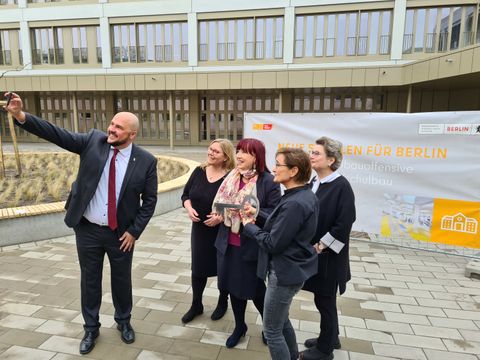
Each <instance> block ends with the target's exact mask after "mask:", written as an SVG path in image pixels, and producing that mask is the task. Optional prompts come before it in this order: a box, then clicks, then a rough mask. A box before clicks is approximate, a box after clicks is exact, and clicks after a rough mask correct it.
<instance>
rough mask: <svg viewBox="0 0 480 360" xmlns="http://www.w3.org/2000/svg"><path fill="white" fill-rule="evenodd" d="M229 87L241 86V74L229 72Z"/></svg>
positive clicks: (236, 87)
mask: <svg viewBox="0 0 480 360" xmlns="http://www.w3.org/2000/svg"><path fill="white" fill-rule="evenodd" d="M230 88H231V89H241V88H242V74H240V73H230Z"/></svg>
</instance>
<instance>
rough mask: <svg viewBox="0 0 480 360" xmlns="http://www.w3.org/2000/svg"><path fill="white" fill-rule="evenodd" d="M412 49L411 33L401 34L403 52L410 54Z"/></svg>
mask: <svg viewBox="0 0 480 360" xmlns="http://www.w3.org/2000/svg"><path fill="white" fill-rule="evenodd" d="M412 51H413V34H404V35H403V53H404V54H411V53H412Z"/></svg>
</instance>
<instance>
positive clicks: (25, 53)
mask: <svg viewBox="0 0 480 360" xmlns="http://www.w3.org/2000/svg"><path fill="white" fill-rule="evenodd" d="M20 37H21V39H22V43H21V44H20V46H21V48H22V57H23V66H24V68H25V69H27V70H30V69H31V68H32V62H33V60H32V50H31V49H33V46H32V44H31V41H30V28H29V27H28V22H27V21H24V20H22V21H20Z"/></svg>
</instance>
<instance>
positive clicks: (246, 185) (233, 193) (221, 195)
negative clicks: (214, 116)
mask: <svg viewBox="0 0 480 360" xmlns="http://www.w3.org/2000/svg"><path fill="white" fill-rule="evenodd" d="M236 160H237V166H236V168H235V169H233V170H232V171H231V172H230V174H229V175H228V176H227V178H226V179H225V180H224V181H223V183H222V185H221V186H220V188H219V190H218V192H217V196H216V197H215V200H214V208H215V203H217V202H220V203H231V204H238V205H240V204H242V202H243V200H244V198H245V196H247V195H256V196H257V198H258V200H259V207H260V211H259V213H258V216H257V218H256V221H257V224H258V225H259V226H260V227H262V226H263V224H264V223H265V220H266V219H267V217H268V215H269V214H270V213H271V212H272V210H273V208H274V207H275V206H276V205H277V203H278V201H279V200H280V186H279V185H278V184H275V183H274V182H273V176H272V174H270V173H269V172H268V169H267V168H266V165H265V146H264V145H263V143H262V142H261V141H259V140H256V139H243V140H240V142H239V143H238V145H237V156H236ZM214 211H215V210H214ZM217 211H218V212H219V213H220V212H221V214H220V216H222V220H223V223H222V224H220V228H219V230H218V235H217V239H216V241H215V247H216V248H217V270H218V275H217V276H218V288H219V289H220V290H221V291H228V292H229V293H230V301H231V303H232V310H233V314H234V317H235V329H234V331H233V333H232V335H231V336H230V337H229V338H228V339H227V342H226V346H227V347H228V348H231V347H234V346H236V345H237V343H238V341H239V340H240V338H241V337H243V336H244V335H245V333H246V332H247V325H246V324H245V309H246V306H247V300H253V303H254V305H255V307H256V308H257V310H258V312H259V313H260V314H263V301H264V298H265V289H266V288H265V283H264V282H263V281H262V280H260V279H259V278H258V277H257V275H256V271H257V260H258V244H257V242H256V241H255V239H252V238H251V237H250V236H247V235H245V234H244V232H243V225H242V223H241V218H240V210H239V209H225V210H223V211H221V210H218V209H217Z"/></svg>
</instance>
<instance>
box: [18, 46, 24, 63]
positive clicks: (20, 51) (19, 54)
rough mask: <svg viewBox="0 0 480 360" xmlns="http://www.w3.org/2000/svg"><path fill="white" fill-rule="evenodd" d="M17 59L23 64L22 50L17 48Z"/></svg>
mask: <svg viewBox="0 0 480 360" xmlns="http://www.w3.org/2000/svg"><path fill="white" fill-rule="evenodd" d="M18 61H19V62H20V65H23V51H22V50H21V49H19V50H18Z"/></svg>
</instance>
